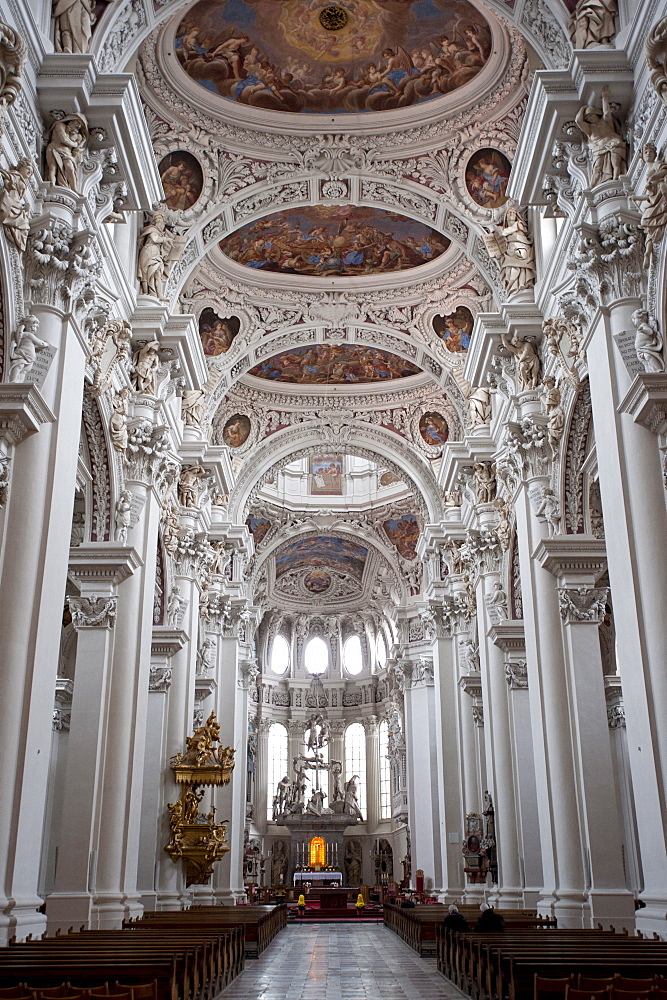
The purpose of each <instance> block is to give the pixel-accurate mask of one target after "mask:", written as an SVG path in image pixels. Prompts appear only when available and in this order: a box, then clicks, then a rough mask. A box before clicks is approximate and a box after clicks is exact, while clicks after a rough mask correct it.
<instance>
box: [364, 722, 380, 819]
mask: <svg viewBox="0 0 667 1000" xmlns="http://www.w3.org/2000/svg"><path fill="white" fill-rule="evenodd" d="M362 723H363V726H364V731H365V733H366V829H367V831H368V832H369V833H373V831H374V830H376V829H377V826H378V823H379V822H380V736H379V731H378V720H377V719H376V717H375V716H367V717H366V718H364V719H362Z"/></svg>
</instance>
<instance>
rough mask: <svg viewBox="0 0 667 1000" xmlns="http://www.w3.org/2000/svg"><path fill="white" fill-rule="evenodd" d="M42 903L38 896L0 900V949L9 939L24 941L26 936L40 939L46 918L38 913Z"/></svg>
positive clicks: (44, 928)
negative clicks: (29, 935)
mask: <svg viewBox="0 0 667 1000" xmlns="http://www.w3.org/2000/svg"><path fill="white" fill-rule="evenodd" d="M42 903H43V900H42V899H41V898H40V897H39V896H33V897H28V898H26V899H24V900H21V899H14V900H12V899H6V898H5V899H4V900H3V899H1V898H0V947H5V946H6V945H8V944H9V939H10V938H12V937H15V938H16V940H17V941H25V939H26V937H27V936H28V934H32V936H33V938H40V937H41V936H42V934H43V933H44V931H45V930H46V917H45V916H44V914H43V913H39V912H38V907H40V906H41V905H42Z"/></svg>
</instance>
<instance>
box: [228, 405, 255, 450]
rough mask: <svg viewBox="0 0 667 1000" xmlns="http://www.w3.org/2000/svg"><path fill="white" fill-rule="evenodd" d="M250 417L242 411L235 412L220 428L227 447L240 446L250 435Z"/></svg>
mask: <svg viewBox="0 0 667 1000" xmlns="http://www.w3.org/2000/svg"><path fill="white" fill-rule="evenodd" d="M250 431H251V424H250V418H249V417H246V415H245V414H244V413H235V414H234V416H233V417H230V418H229V420H228V421H227V423H226V424H225V426H224V427H223V429H222V440H223V441H224V442H225V444H226V445H227V447H228V448H240V447H241V445H242V444H245V443H246V441H247V440H248V436H249V435H250Z"/></svg>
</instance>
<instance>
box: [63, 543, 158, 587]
mask: <svg viewBox="0 0 667 1000" xmlns="http://www.w3.org/2000/svg"><path fill="white" fill-rule="evenodd" d="M142 565H143V562H142V560H141V556H140V555H139V553H138V552H137V550H136V549H134V548H132V547H131V546H129V545H118V543H117V542H87V543H86V542H84V543H83V544H81V545H77V546H76V547H75V548H73V549H70V553H69V567H70V571H71V573H72V575H73V576H74V577H76V579H77V580H78V581H79V582H80V583H81V584H82V585H85V586H86V587H87V588H90V587H91V586H95V585H96V584H105V585H107V586H109V587H113V586H116V585H117V584H119V583H122V582H123V580H127V578H128V577H129V576H132V574H133V573H134V572H135V570H137V569H139V567H140V566H142Z"/></svg>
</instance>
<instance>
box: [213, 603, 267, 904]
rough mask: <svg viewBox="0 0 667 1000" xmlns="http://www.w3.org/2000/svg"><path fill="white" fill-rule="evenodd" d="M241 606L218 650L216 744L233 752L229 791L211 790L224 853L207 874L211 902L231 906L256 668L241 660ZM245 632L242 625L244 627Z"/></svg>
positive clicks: (239, 862)
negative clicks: (225, 847)
mask: <svg viewBox="0 0 667 1000" xmlns="http://www.w3.org/2000/svg"><path fill="white" fill-rule="evenodd" d="M243 610H244V605H243V604H237V605H235V606H234V608H233V611H232V623H231V626H230V627H229V628H227V629H225V630H224V633H223V635H221V637H220V640H219V645H218V655H219V665H220V669H219V677H220V683H219V686H218V691H217V697H218V710H217V716H218V721H219V723H220V742H221V743H222V744H223V745H224V746H232V747H234V749H235V750H236V756H235V765H234V771H233V773H232V778H231V781H230V783H229V785H226V786H224V787H223V788H220V789H217V790H216V792H215V805H216V809H217V817H216V818H217V819H218V820H219V822H224V823H227V842H228V845H229V851H228V852H227V854H225V856H224V857H223V858H222V860H221V861H220V862H219V863H218V864H216V866H215V870H214V872H213V896H214V899H215V902H216V903H218V904H223V905H225V906H233V905H234V904H235V903H236V901H237V900H238V899H241V898H243V895H244V890H243V834H244V830H245V804H246V776H247V775H246V754H247V744H248V695H249V687H250V685H251V684H254V683H255V679H256V677H257V664H256V662H255V661H254V660H252V659H251V658H249V657H248V656H247V655H244V654H245V653H246V652H247V644H246V642H245V641H244V636H243V635H242V634H240V630H243V629H244V625H243V623H242V613H243ZM246 627H247V625H246Z"/></svg>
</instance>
